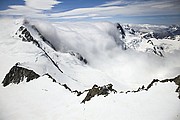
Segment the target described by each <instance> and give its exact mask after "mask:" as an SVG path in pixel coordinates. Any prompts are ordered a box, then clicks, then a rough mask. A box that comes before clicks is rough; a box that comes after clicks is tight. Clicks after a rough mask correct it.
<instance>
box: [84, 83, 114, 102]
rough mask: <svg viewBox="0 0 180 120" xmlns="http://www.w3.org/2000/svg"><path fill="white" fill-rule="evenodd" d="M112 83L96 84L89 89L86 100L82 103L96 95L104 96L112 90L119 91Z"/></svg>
mask: <svg viewBox="0 0 180 120" xmlns="http://www.w3.org/2000/svg"><path fill="white" fill-rule="evenodd" d="M112 86H113V85H112V84H108V85H104V86H102V87H100V86H97V85H94V86H93V87H92V88H91V89H89V90H87V91H88V93H87V95H86V97H85V98H84V100H83V101H82V102H81V103H85V102H86V101H89V100H91V98H92V97H94V96H95V95H97V96H99V95H103V96H104V97H106V96H108V95H109V93H110V92H114V93H116V92H117V91H116V90H114V89H113V88H112Z"/></svg>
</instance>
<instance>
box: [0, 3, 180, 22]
mask: <svg viewBox="0 0 180 120" xmlns="http://www.w3.org/2000/svg"><path fill="white" fill-rule="evenodd" d="M24 1H25V5H14V6H9V9H7V10H2V11H0V14H1V15H23V16H28V17H35V18H47V19H70V20H71V19H85V18H88V19H106V18H113V17H116V16H158V15H179V14H180V13H179V11H180V1H179V0H112V1H105V2H104V3H102V4H100V5H95V6H93V7H83V8H75V9H71V10H66V11H63V12H62V10H61V8H58V9H56V11H53V10H52V8H53V7H55V6H56V5H58V4H62V5H64V4H63V3H64V2H65V1H64V2H59V1H57V0H24ZM46 11H49V12H46ZM46 13H47V14H46Z"/></svg>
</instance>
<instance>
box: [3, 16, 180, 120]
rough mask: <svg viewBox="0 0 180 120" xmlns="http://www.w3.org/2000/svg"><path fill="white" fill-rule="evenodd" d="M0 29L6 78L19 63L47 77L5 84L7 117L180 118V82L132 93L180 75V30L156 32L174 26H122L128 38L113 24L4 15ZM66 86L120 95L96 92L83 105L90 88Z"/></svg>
mask: <svg viewBox="0 0 180 120" xmlns="http://www.w3.org/2000/svg"><path fill="white" fill-rule="evenodd" d="M0 26H1V27H0V58H1V59H0V63H1V65H0V80H1V83H2V81H3V80H4V78H5V77H6V74H7V73H8V72H9V71H10V69H11V68H12V67H13V66H14V65H15V64H16V63H18V64H16V65H17V66H19V67H23V68H26V69H29V70H33V71H34V72H35V73H37V74H39V75H40V77H39V78H37V79H33V80H31V81H30V82H25V80H26V78H23V79H24V81H23V82H20V83H19V84H10V85H8V86H6V87H4V86H3V84H1V85H0V106H1V108H0V120H32V119H35V120H72V119H74V120H102V119H103V120H106V119H107V120H109V119H121V120H179V119H180V112H179V111H180V101H179V99H178V93H177V92H175V91H176V90H177V88H178V86H177V85H176V84H175V83H174V82H166V83H156V84H155V85H154V86H152V87H151V88H150V89H149V90H148V91H146V90H142V91H140V92H137V93H133V92H129V93H127V94H126V93H125V92H126V91H128V90H129V91H132V90H136V89H138V87H141V86H143V85H144V86H145V87H147V86H148V85H149V83H151V81H152V80H153V79H159V80H163V79H167V78H174V77H176V76H178V75H179V74H180V62H179V59H180V41H179V38H178V35H177V36H175V37H174V38H167V37H164V38H163V39H157V38H156V37H155V36H153V35H156V34H155V32H156V31H157V29H158V31H159V29H161V30H166V29H168V27H167V26H153V25H128V26H127V25H122V28H123V29H124V32H125V33H126V35H125V38H122V31H120V30H119V29H117V26H116V24H114V23H110V22H94V23H91V22H73V23H71V22H56V23H51V22H46V21H39V20H32V19H10V18H1V19H0ZM133 28H134V32H133V30H132V29H133ZM170 30H171V29H170ZM173 30H174V29H173ZM153 32H154V34H153ZM172 32H173V33H174V31H172ZM24 33H25V34H24ZM29 33H30V35H29ZM150 33H152V36H150V37H149V36H147V34H150ZM158 35H159V34H158ZM158 37H159V36H158ZM23 38H27V39H23ZM29 40H31V41H29ZM47 74H49V75H50V76H51V77H52V78H53V79H55V80H56V82H53V79H51V78H50V77H48V76H47ZM64 84H66V85H67V86H68V87H69V88H70V89H71V90H72V91H75V90H77V91H81V92H83V91H84V90H88V89H91V88H92V87H93V86H94V85H95V84H96V85H98V86H104V85H107V84H112V85H113V89H115V90H116V91H117V93H115V94H113V93H112V92H111V93H110V94H109V95H108V96H106V97H104V96H103V95H100V96H97V95H96V96H95V97H93V98H92V99H91V100H90V101H87V102H86V103H85V104H83V103H81V102H82V100H83V99H84V98H85V97H86V94H87V93H88V92H87V91H86V92H84V93H82V94H81V95H80V96H77V94H76V93H72V92H71V91H69V90H68V89H65V87H63V86H62V85H64ZM120 91H123V93H120Z"/></svg>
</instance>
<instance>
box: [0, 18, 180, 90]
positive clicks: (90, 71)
mask: <svg viewBox="0 0 180 120" xmlns="http://www.w3.org/2000/svg"><path fill="white" fill-rule="evenodd" d="M22 21H23V20H20V21H19V20H17V21H15V23H16V24H14V23H13V22H12V21H11V20H9V25H11V26H12V28H11V29H10V28H8V30H7V31H6V32H5V33H2V35H4V34H6V36H5V37H7V36H8V37H9V38H6V39H8V40H7V41H6V42H7V44H9V42H12V41H14V43H17V44H12V45H10V46H9V49H12V50H13V51H17V52H19V53H23V55H24V56H23V57H24V58H22V57H20V56H18V57H17V61H16V62H18V61H22V62H25V63H23V64H22V65H23V66H26V67H30V68H33V69H34V70H35V71H36V72H37V73H39V74H41V75H43V74H45V73H47V72H49V73H51V75H53V76H54V77H55V78H57V79H59V78H61V80H60V79H59V80H60V81H61V82H63V83H69V85H71V86H72V87H73V88H74V89H76V88H75V87H74V84H76V85H77V86H79V88H80V89H84V87H82V86H86V87H87V86H88V87H91V86H92V85H93V84H94V83H96V84H97V83H98V84H100V85H103V84H108V83H109V82H110V83H116V84H115V86H116V87H117V86H118V87H117V88H118V89H122V88H124V87H122V84H124V85H125V86H127V85H128V87H130V88H136V87H137V86H138V87H139V85H142V84H148V83H149V82H150V81H151V80H152V79H154V78H159V79H163V78H167V77H174V76H176V75H178V74H179V72H180V63H179V60H178V59H179V57H180V53H179V52H178V50H179V48H180V45H179V41H172V40H170V39H168V40H166V39H163V40H156V39H151V41H152V42H153V45H152V44H151V43H150V42H148V41H149V39H145V38H142V36H141V34H140V33H138V32H137V31H135V30H133V29H132V28H130V29H129V30H128V28H127V29H125V27H124V26H123V28H124V29H125V34H126V36H125V38H124V39H122V35H121V34H120V31H119V30H118V29H117V26H116V24H112V23H109V22H99V23H98V22H97V23H88V22H84V23H83V22H77V23H70V22H63V23H53V24H52V23H49V22H42V21H37V20H28V21H26V22H29V25H28V24H26V25H25V27H26V28H27V29H28V30H29V31H30V33H31V35H32V36H33V38H34V39H36V40H37V41H38V42H39V44H40V45H41V46H42V48H43V50H44V51H46V52H47V53H48V55H49V56H50V57H51V58H53V60H54V62H55V63H57V65H58V66H59V68H61V69H62V71H63V72H64V74H61V73H60V74H57V68H55V67H54V68H53V69H52V62H50V60H49V59H48V58H47V56H46V55H45V53H44V52H43V51H42V50H40V49H38V48H37V47H36V46H34V45H33V44H32V43H24V42H22V41H21V39H20V38H19V37H18V35H14V34H15V32H16V31H17V30H18V29H19V27H20V26H21V24H22ZM7 22H8V21H6V22H5V21H4V22H2V26H4V27H6V26H7ZM18 23H19V24H18ZM32 25H34V26H35V27H36V28H37V29H38V31H39V32H40V33H41V34H42V36H44V37H45V38H46V39H47V40H48V41H49V42H50V43H51V44H52V46H54V48H55V49H52V47H51V46H49V45H48V44H46V42H44V41H43V39H42V38H41V37H40V36H39V34H38V32H37V31H35V30H34V29H33V28H32ZM156 27H157V26H156ZM1 31H2V32H3V30H1ZM9 33H12V35H13V37H15V39H14V38H12V37H10V36H9V35H8V34H9ZM10 39H11V40H10ZM2 40H3V38H2ZM8 41H9V42H8ZM117 41H120V43H122V44H120V45H117V43H116V42H117ZM2 42H3V41H2ZM131 42H132V44H133V45H134V46H135V47H134V48H133V47H132V46H130V45H132V44H131ZM133 42H135V43H136V44H134V43H133ZM123 43H125V44H126V45H127V46H128V47H130V48H132V49H127V50H123V49H122V46H123ZM3 44H4V43H3ZM159 44H160V45H159ZM162 44H163V45H164V46H163V50H161V46H162ZM14 45H15V47H16V48H14V47H13V46H14ZM136 45H137V46H136ZM24 46H26V47H25V48H24ZM28 46H29V48H28ZM2 47H4V46H3V45H2ZM158 48H159V49H158ZM164 48H167V50H166V49H164ZM9 49H7V51H8V52H9V53H10V54H12V52H10V50H9ZM154 49H156V51H155V50H154ZM2 50H4V49H2ZM55 50H57V51H55ZM175 50H177V51H175ZM72 51H73V52H74V53H78V54H80V55H82V56H83V57H84V59H85V60H87V63H88V65H84V64H83V63H82V62H80V61H79V60H78V59H76V58H75V56H74V57H73V56H71V55H70V54H69V53H68V52H70V53H71V52H72ZM30 52H31V53H32V54H30V55H29V54H28V55H29V56H31V57H30V58H29V57H26V56H28V55H27V53H30ZM62 52H63V53H62ZM151 52H156V53H157V54H159V55H161V54H160V53H162V54H163V56H164V57H159V56H158V55H154V54H153V53H151ZM164 52H165V53H164ZM19 53H18V54H19ZM25 54H26V55H25ZM15 56H16V55H15ZM19 59H20V60H19ZM21 59H23V60H21ZM24 59H25V60H24ZM26 59H27V60H26ZM16 62H14V64H15V63H16ZM14 64H13V65H14ZM13 65H12V66H13ZM12 66H11V67H12ZM11 67H9V68H11ZM6 72H7V71H6ZM65 74H66V75H65ZM62 76H63V77H62ZM62 78H63V79H62ZM72 78H73V79H74V80H73V79H72ZM66 79H67V80H68V81H67V80H66ZM69 81H73V82H69ZM76 81H78V82H76Z"/></svg>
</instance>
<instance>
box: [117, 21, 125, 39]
mask: <svg viewBox="0 0 180 120" xmlns="http://www.w3.org/2000/svg"><path fill="white" fill-rule="evenodd" d="M117 29H118V30H119V31H120V33H121V35H122V38H125V36H126V34H125V31H124V29H123V28H122V26H121V25H120V24H119V23H117Z"/></svg>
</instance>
